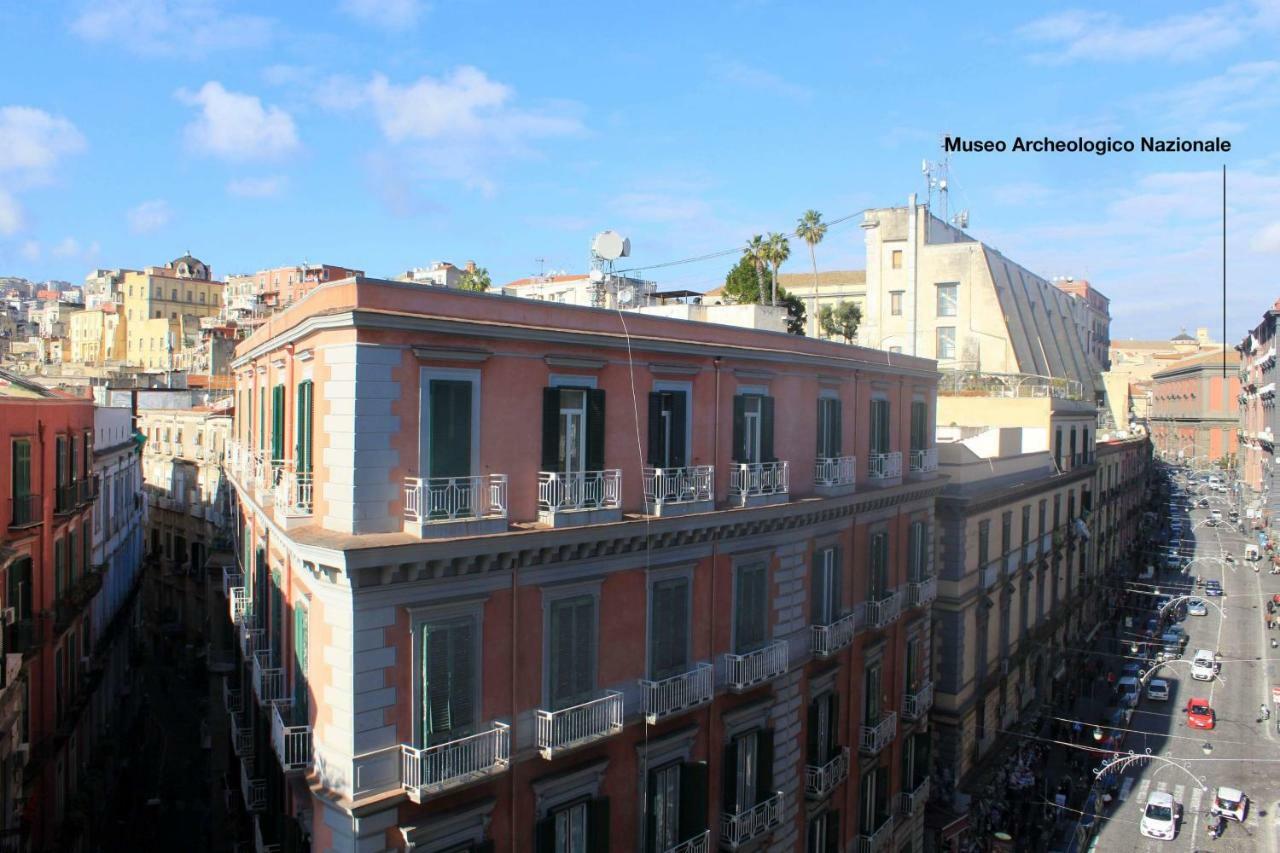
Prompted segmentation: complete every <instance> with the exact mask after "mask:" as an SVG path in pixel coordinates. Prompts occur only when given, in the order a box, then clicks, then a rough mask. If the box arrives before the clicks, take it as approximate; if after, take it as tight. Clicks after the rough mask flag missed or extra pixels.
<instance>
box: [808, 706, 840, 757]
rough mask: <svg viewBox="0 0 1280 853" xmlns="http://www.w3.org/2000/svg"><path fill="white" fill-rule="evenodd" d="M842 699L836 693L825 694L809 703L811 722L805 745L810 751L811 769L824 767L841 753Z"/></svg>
mask: <svg viewBox="0 0 1280 853" xmlns="http://www.w3.org/2000/svg"><path fill="white" fill-rule="evenodd" d="M839 702H840V698H839V697H838V696H837V695H836V694H835V693H824V694H822V695H821V696H818V697H816V698H815V699H814V700H813V701H812V702H810V703H809V720H808V728H807V730H806V736H807V739H808V742H807V743H806V744H805V746H806V749H807V750H808V755H807V756H806V759H805V760H806V762H807V763H808V764H809V766H811V767H823V766H825V765H826V764H827V763H828V762H830V761H831V760H832V759H834V758H835V757H836V754H837V753H838V752H839V751H840V743H839V738H838V732H839V730H840V727H839V723H838V720H839V716H840V714H839V711H840V704H839Z"/></svg>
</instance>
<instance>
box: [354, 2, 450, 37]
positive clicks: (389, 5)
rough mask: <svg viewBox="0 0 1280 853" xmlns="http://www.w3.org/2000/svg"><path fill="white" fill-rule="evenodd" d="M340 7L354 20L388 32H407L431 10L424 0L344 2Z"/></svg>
mask: <svg viewBox="0 0 1280 853" xmlns="http://www.w3.org/2000/svg"><path fill="white" fill-rule="evenodd" d="M338 7H339V8H340V9H341V10H342V11H343V12H346V13H347V14H348V15H350V16H351V17H353V18H356V19H357V20H359V21H362V22H364V23H366V24H372V25H373V26H376V27H381V28H383V29H387V30H405V29H409V28H410V27H412V26H414V25H415V24H417V23H418V20H419V19H420V18H421V17H422V16H423V15H424V14H425V13H426V12H427V10H428V9H429V8H430V7H429V6H428V5H427V4H426V3H423V2H422V0H342V2H341V3H339V4H338Z"/></svg>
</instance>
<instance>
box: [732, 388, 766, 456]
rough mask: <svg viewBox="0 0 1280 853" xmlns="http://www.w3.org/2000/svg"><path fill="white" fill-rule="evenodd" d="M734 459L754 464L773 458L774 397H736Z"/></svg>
mask: <svg viewBox="0 0 1280 853" xmlns="http://www.w3.org/2000/svg"><path fill="white" fill-rule="evenodd" d="M733 461H734V462H737V463H740V464H748V465H754V464H757V463H760V462H772V461H774V459H773V398H772V397H766V396H764V395H762V394H738V395H737V396H735V397H734V398H733Z"/></svg>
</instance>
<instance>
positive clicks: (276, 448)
mask: <svg viewBox="0 0 1280 853" xmlns="http://www.w3.org/2000/svg"><path fill="white" fill-rule="evenodd" d="M178 441H182V431H181V430H179V431H178ZM271 460H272V461H273V462H282V461H284V386H283V385H277V386H275V387H274V388H272V389H271Z"/></svg>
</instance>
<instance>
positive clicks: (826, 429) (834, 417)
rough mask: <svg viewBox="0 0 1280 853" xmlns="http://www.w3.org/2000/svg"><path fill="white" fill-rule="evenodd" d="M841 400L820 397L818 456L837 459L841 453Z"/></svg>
mask: <svg viewBox="0 0 1280 853" xmlns="http://www.w3.org/2000/svg"><path fill="white" fill-rule="evenodd" d="M840 408H841V406H840V401H839V400H838V399H836V398H835V397H819V398H818V458H819V459H835V458H836V457H838V456H839V455H840V432H841V424H840Z"/></svg>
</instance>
